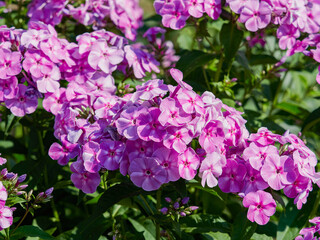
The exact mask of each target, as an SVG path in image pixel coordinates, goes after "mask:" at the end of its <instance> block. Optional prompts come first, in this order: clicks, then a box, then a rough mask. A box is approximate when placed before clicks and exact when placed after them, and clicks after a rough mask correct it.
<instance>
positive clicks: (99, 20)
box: [28, 0, 143, 40]
mask: <svg viewBox="0 0 320 240" xmlns="http://www.w3.org/2000/svg"><path fill="white" fill-rule="evenodd" d="M28 9H29V11H28V16H29V17H30V21H41V22H43V23H46V24H50V25H53V26H54V25H57V24H59V23H60V22H61V19H62V17H63V16H70V17H72V18H74V19H75V20H77V21H78V22H79V23H81V24H83V25H86V26H88V25H92V26H93V29H95V30H97V29H103V28H105V27H106V26H109V27H110V24H113V25H114V26H116V27H117V28H119V29H120V30H121V31H122V32H123V33H124V34H125V36H126V37H127V38H128V39H130V40H135V38H136V35H137V29H138V28H139V27H140V26H141V25H142V15H143V11H142V9H141V8H140V6H139V0H126V1H121V0H86V1H85V3H84V4H80V6H78V7H74V5H72V4H68V1H66V0H59V1H53V0H33V1H31V3H30V4H29V6H28Z"/></svg>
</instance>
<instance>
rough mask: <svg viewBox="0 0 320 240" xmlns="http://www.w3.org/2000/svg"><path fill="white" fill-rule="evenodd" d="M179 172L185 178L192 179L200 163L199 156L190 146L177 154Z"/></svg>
mask: <svg viewBox="0 0 320 240" xmlns="http://www.w3.org/2000/svg"><path fill="white" fill-rule="evenodd" d="M178 165H179V174H180V176H181V177H182V178H184V179H186V180H191V179H193V178H194V177H195V176H196V174H197V169H198V168H199V165H200V158H199V156H198V155H197V154H196V153H195V151H194V150H193V149H192V148H188V149H187V150H186V151H185V152H184V153H181V154H180V155H179V156H178Z"/></svg>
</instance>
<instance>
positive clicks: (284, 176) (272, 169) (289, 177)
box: [261, 154, 296, 190]
mask: <svg viewBox="0 0 320 240" xmlns="http://www.w3.org/2000/svg"><path fill="white" fill-rule="evenodd" d="M261 176H262V178H263V179H264V180H265V181H266V182H267V183H268V184H269V186H270V187H271V188H273V189H274V190H280V189H283V188H284V187H285V186H286V185H288V184H290V183H292V182H294V180H295V179H296V175H295V172H294V167H293V161H292V159H291V158H290V157H288V156H279V154H268V156H267V157H266V159H265V163H264V165H263V166H262V168H261Z"/></svg>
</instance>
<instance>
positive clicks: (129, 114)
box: [116, 106, 147, 140]
mask: <svg viewBox="0 0 320 240" xmlns="http://www.w3.org/2000/svg"><path fill="white" fill-rule="evenodd" d="M145 112H147V109H146V108H144V107H142V106H140V107H135V106H130V107H128V108H127V109H125V110H124V111H123V112H121V114H120V117H119V118H118V119H117V121H116V127H117V129H118V132H119V134H121V135H122V136H124V137H126V138H127V139H129V140H137V139H138V138H139V136H138V133H137V128H138V117H139V116H140V115H141V114H143V113H145Z"/></svg>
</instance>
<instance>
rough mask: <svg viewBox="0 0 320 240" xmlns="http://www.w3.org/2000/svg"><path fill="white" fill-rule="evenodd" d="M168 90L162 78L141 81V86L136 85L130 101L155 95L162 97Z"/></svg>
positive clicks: (151, 97)
mask: <svg viewBox="0 0 320 240" xmlns="http://www.w3.org/2000/svg"><path fill="white" fill-rule="evenodd" d="M167 92H168V86H167V85H166V84H163V80H159V79H154V80H149V81H147V82H145V83H143V84H142V85H141V86H140V85H138V86H136V91H135V92H134V93H133V96H132V101H136V100H138V99H141V100H151V99H153V98H155V97H162V96H164V95H166V93H167Z"/></svg>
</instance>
